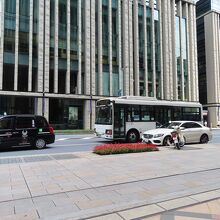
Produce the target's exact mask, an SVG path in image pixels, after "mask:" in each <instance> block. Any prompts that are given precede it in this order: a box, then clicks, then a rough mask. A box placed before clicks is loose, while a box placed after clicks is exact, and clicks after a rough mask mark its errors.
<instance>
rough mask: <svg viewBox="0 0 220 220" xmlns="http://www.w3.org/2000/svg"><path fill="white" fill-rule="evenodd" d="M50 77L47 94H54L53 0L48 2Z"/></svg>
mask: <svg viewBox="0 0 220 220" xmlns="http://www.w3.org/2000/svg"><path fill="white" fill-rule="evenodd" d="M50 9H51V10H50V75H49V92H50V93H53V92H54V37H55V25H54V24H55V0H50Z"/></svg>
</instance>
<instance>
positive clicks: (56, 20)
mask: <svg viewBox="0 0 220 220" xmlns="http://www.w3.org/2000/svg"><path fill="white" fill-rule="evenodd" d="M54 29H55V34H54V93H58V45H59V0H55V22H54Z"/></svg>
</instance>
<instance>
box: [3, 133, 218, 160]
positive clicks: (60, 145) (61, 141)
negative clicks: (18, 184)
mask: <svg viewBox="0 0 220 220" xmlns="http://www.w3.org/2000/svg"><path fill="white" fill-rule="evenodd" d="M107 142H109V141H105V140H103V139H101V138H97V137H95V135H91V134H89V135H56V142H55V143H54V144H51V145H48V147H47V148H45V149H43V150H35V149H34V148H31V147H19V148H18V147H13V148H7V149H1V151H0V158H2V157H12V156H27V155H43V154H56V153H70V152H80V151H90V150H92V149H93V148H94V147H95V146H97V145H100V144H105V143H107ZM209 143H212V144H217V143H220V129H219V130H213V139H212V140H211V141H210V142H209Z"/></svg>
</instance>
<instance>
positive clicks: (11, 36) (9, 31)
mask: <svg viewBox="0 0 220 220" xmlns="http://www.w3.org/2000/svg"><path fill="white" fill-rule="evenodd" d="M15 20H16V0H7V1H5V21H4V25H5V30H4V51H5V52H11V53H14V52H15V26H16V24H15V23H16V22H15Z"/></svg>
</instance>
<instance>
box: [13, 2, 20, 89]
mask: <svg viewBox="0 0 220 220" xmlns="http://www.w3.org/2000/svg"><path fill="white" fill-rule="evenodd" d="M19 6H20V4H19V0H16V29H15V67H14V90H15V91H17V90H18V52H19V51H18V45H19Z"/></svg>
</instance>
